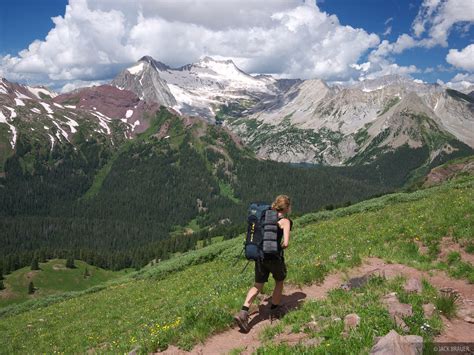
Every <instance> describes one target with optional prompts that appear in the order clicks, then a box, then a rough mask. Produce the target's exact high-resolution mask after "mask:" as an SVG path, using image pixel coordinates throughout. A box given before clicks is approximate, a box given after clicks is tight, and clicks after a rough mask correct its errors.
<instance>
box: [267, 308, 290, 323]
mask: <svg viewBox="0 0 474 355" xmlns="http://www.w3.org/2000/svg"><path fill="white" fill-rule="evenodd" d="M286 311H287V310H286V307H284V306H282V305H278V306H277V307H275V308H273V309H271V308H270V322H272V321H273V320H274V319H280V318H282V317H283V316H284V315H285V314H286Z"/></svg>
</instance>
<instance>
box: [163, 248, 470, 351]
mask: <svg viewBox="0 0 474 355" xmlns="http://www.w3.org/2000/svg"><path fill="white" fill-rule="evenodd" d="M372 271H375V272H377V274H381V275H385V277H387V278H388V279H391V278H393V277H396V276H398V275H404V276H406V277H407V278H410V277H415V278H418V279H420V280H421V278H422V277H424V278H426V279H427V280H428V281H429V282H430V283H431V284H432V285H433V286H434V287H436V288H437V289H441V288H445V287H450V288H452V289H455V290H456V291H457V292H458V293H459V294H460V296H461V302H462V304H461V310H462V311H463V312H465V313H468V312H474V285H470V284H468V283H467V282H466V281H464V280H456V279H452V278H450V277H449V276H447V275H446V273H445V272H443V271H438V270H436V271H434V272H433V276H430V275H429V274H428V272H424V271H420V270H417V269H415V268H412V267H409V266H406V265H403V264H388V263H386V262H385V261H384V260H382V259H380V258H375V257H371V258H367V259H365V260H364V262H363V264H362V265H361V266H358V267H356V268H353V269H350V270H348V271H347V272H345V273H343V272H340V271H338V272H333V273H331V274H329V275H327V276H326V278H325V280H324V282H323V283H321V284H319V285H317V284H313V285H309V286H304V287H301V288H299V287H295V286H292V285H287V286H285V290H284V294H285V295H284V297H283V299H282V304H284V305H285V306H287V307H288V308H289V309H295V308H297V307H298V306H299V305H300V304H301V303H302V302H304V300H305V299H312V300H313V299H322V298H324V297H325V296H326V295H327V293H328V291H330V290H332V289H334V288H338V287H340V285H341V283H343V282H345V281H347V279H348V278H352V277H357V276H361V275H364V274H366V273H370V272H372ZM242 297H244V295H242ZM269 300H270V298H266V299H265V300H264V301H263V303H261V304H260V305H259V312H254V313H253V314H251V316H250V321H249V324H250V325H251V327H252V329H251V330H250V332H249V333H247V334H244V333H242V332H240V330H239V328H238V327H237V326H234V327H233V328H231V329H228V330H226V331H224V332H222V333H219V334H215V335H213V336H211V337H209V338H208V339H207V340H206V341H205V342H204V343H203V344H198V345H196V346H195V347H194V349H192V350H191V351H190V352H187V351H183V350H181V349H178V348H177V347H175V346H169V347H168V349H167V350H166V351H164V352H162V353H160V354H173V355H182V354H227V353H229V352H230V351H231V350H233V349H237V348H239V349H245V350H244V351H243V352H242V354H252V352H253V351H255V350H256V349H257V348H258V347H260V346H261V345H262V344H261V342H260V340H259V335H260V332H261V330H262V329H263V328H264V327H266V326H268V325H270V319H269V314H268V308H269V307H268V306H267V304H268V301H269ZM443 320H444V321H445V323H444V324H445V327H444V330H443V332H442V334H440V335H439V336H438V337H437V338H436V340H437V341H446V342H448V341H449V342H461V341H473V340H474V336H473V334H474V324H472V323H467V322H465V321H464V320H462V319H459V318H455V319H453V320H451V321H449V320H447V319H445V318H443ZM298 340H299V339H298Z"/></svg>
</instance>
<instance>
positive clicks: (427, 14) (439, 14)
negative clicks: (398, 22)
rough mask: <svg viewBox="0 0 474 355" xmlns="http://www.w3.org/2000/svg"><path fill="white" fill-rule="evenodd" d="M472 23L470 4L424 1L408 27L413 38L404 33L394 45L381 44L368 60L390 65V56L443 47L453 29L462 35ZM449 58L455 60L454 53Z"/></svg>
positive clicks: (472, 3) (473, 3)
mask: <svg viewBox="0 0 474 355" xmlns="http://www.w3.org/2000/svg"><path fill="white" fill-rule="evenodd" d="M472 22H474V1H466V0H424V1H423V3H422V4H421V6H420V10H419V11H418V14H417V16H416V18H415V20H414V21H413V24H412V31H413V35H409V34H407V33H404V34H402V35H400V36H399V37H398V38H397V40H396V41H395V42H389V41H387V40H383V41H382V42H381V43H380V44H379V46H378V48H377V49H375V50H373V51H372V52H371V54H370V56H369V57H370V58H371V61H375V62H377V61H378V62H382V61H383V60H388V61H389V62H393V55H396V54H400V53H403V52H404V51H405V50H407V49H410V48H415V47H424V48H432V47H434V46H443V47H446V46H447V45H448V41H447V40H448V36H449V34H450V31H452V29H453V27H457V28H459V30H460V31H461V32H462V33H465V32H466V31H467V30H468V29H469V26H470V24H471V23H472ZM450 53H451V52H450ZM452 56H453V60H455V59H454V57H456V53H453V54H452Z"/></svg>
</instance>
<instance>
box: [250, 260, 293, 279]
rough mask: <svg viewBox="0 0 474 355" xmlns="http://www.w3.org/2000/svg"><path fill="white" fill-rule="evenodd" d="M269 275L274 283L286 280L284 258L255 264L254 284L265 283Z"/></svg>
mask: <svg viewBox="0 0 474 355" xmlns="http://www.w3.org/2000/svg"><path fill="white" fill-rule="evenodd" d="M270 273H271V274H272V276H273V278H274V279H275V281H283V280H284V279H285V278H286V265H285V258H284V257H281V259H280V258H279V259H264V260H263V261H256V262H255V282H257V283H264V282H267V281H268V276H269V275H270Z"/></svg>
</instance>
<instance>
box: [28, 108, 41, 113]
mask: <svg viewBox="0 0 474 355" xmlns="http://www.w3.org/2000/svg"><path fill="white" fill-rule="evenodd" d="M30 111H31V112H33V113H41V111H40V110H38V109H37V108H36V107H33V108H32V109H30Z"/></svg>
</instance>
